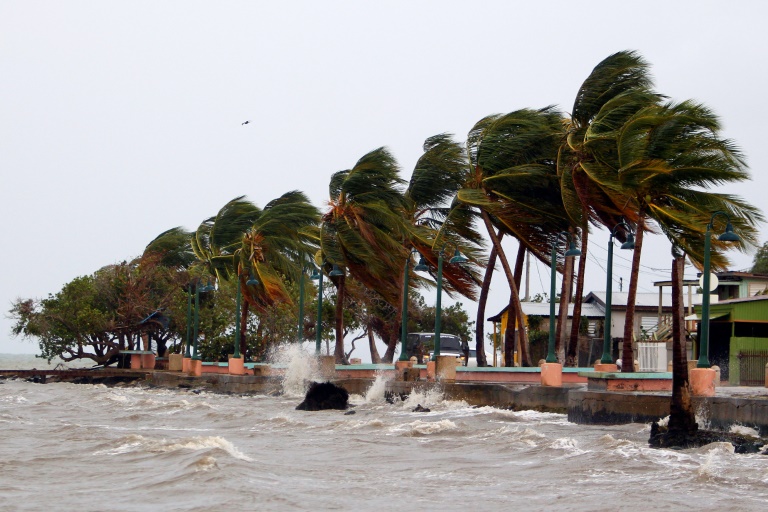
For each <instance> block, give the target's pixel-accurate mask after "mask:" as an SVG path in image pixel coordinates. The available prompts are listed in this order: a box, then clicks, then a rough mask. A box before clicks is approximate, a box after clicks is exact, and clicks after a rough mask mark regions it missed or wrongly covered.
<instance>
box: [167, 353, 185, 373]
mask: <svg viewBox="0 0 768 512" xmlns="http://www.w3.org/2000/svg"><path fill="white" fill-rule="evenodd" d="M183 364H184V354H170V355H169V356H168V371H171V372H180V371H182V366H183Z"/></svg>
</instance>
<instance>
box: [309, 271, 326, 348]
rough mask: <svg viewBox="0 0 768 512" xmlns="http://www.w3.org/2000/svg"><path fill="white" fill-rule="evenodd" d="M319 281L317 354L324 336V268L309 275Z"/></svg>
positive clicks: (316, 334)
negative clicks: (322, 324)
mask: <svg viewBox="0 0 768 512" xmlns="http://www.w3.org/2000/svg"><path fill="white" fill-rule="evenodd" d="M309 278H310V279H312V280H313V281H317V324H316V325H315V354H317V355H320V341H321V338H322V336H323V333H322V326H321V321H322V319H323V269H322V268H321V269H319V270H318V269H315V270H314V271H313V272H312V275H311V276H309Z"/></svg>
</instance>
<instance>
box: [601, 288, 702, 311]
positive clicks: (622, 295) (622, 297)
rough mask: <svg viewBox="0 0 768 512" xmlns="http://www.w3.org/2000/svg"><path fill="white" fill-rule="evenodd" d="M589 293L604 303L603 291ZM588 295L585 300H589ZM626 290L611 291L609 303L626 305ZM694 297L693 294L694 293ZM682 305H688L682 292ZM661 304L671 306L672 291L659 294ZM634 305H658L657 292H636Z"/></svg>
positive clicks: (686, 296) (627, 295)
mask: <svg viewBox="0 0 768 512" xmlns="http://www.w3.org/2000/svg"><path fill="white" fill-rule="evenodd" d="M589 295H593V296H594V297H595V298H596V299H597V300H598V301H599V302H600V304H601V305H602V306H604V305H605V292H590V294H589ZM589 295H588V296H587V300H589V298H590V297H589ZM627 297H629V293H627V292H613V293H612V295H611V304H613V305H614V306H625V307H626V305H627ZM694 297H695V295H694ZM683 305H684V306H685V307H688V294H687V293H683ZM661 306H662V307H665V308H671V307H672V292H671V291H669V292H666V293H663V294H662V295H661ZM635 307H655V308H658V307H659V294H658V293H638V294H636V295H635Z"/></svg>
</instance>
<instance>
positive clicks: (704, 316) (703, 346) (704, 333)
mask: <svg viewBox="0 0 768 512" xmlns="http://www.w3.org/2000/svg"><path fill="white" fill-rule="evenodd" d="M718 215H722V216H723V217H725V219H726V225H725V233H723V234H722V235H720V236H718V237H717V239H718V240H720V241H721V242H738V241H740V240H741V239H740V238H739V235H737V234H736V233H734V232H733V225H731V218H730V217H729V216H728V214H727V213H725V212H720V211H718V212H715V213H713V214H712V217H711V218H710V219H709V224H707V231H706V233H705V234H704V269H703V272H704V274H703V276H702V278H703V283H702V288H703V290H702V291H703V296H702V299H701V330H700V332H699V361H698V363H696V367H697V368H709V367H710V366H712V365H711V364H710V362H709V292H710V290H709V286H710V279H709V267H710V261H709V249H710V238H711V236H712V227H713V225H712V223H713V222H714V221H715V217H717V216H718Z"/></svg>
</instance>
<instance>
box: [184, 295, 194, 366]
mask: <svg viewBox="0 0 768 512" xmlns="http://www.w3.org/2000/svg"><path fill="white" fill-rule="evenodd" d="M191 338H192V283H189V284H188V285H187V339H186V341H185V342H184V357H185V358H187V359H191V358H192V354H191V353H190V347H189V345H190V341H191Z"/></svg>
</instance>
